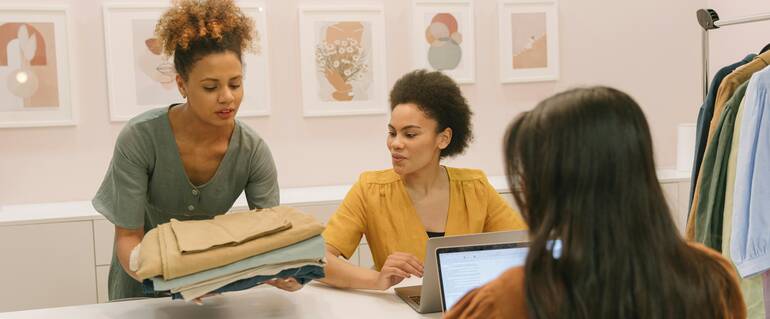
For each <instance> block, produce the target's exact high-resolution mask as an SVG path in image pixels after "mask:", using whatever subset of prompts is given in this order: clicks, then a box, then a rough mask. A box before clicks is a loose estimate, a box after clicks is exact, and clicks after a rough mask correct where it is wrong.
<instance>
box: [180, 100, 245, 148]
mask: <svg viewBox="0 0 770 319" xmlns="http://www.w3.org/2000/svg"><path fill="white" fill-rule="evenodd" d="M173 111H175V113H176V116H174V118H175V119H176V121H173V120H172V124H178V125H175V126H174V132H175V133H178V134H180V135H181V137H183V138H184V139H185V140H191V141H195V142H196V144H197V143H201V144H207V143H216V142H218V141H221V140H223V139H224V140H230V136H231V135H232V133H233V129H234V128H235V121H232V122H231V123H230V125H225V126H214V125H211V124H208V123H206V122H204V121H202V120H201V119H200V118H198V117H197V116H196V115H195V114H194V113H193V112H192V110H191V109H190V105H189V104H188V103H184V104H182V105H178V106H175V107H173V108H172V109H171V111H170V112H169V113H171V112H173Z"/></svg>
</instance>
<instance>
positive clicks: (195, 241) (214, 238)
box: [170, 210, 291, 253]
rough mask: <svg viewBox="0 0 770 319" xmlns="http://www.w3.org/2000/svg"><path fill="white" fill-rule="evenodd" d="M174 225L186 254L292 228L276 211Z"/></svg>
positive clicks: (240, 214) (172, 222)
mask: <svg viewBox="0 0 770 319" xmlns="http://www.w3.org/2000/svg"><path fill="white" fill-rule="evenodd" d="M170 224H171V230H173V231H174V235H175V236H176V242H177V244H179V249H180V250H181V252H182V253H191V252H200V251H204V250H208V249H210V248H212V247H217V246H223V245H233V244H240V243H242V242H244V241H248V240H252V239H256V238H259V237H263V236H267V235H270V234H274V233H277V232H280V231H284V230H286V229H289V228H291V223H289V221H288V220H286V218H285V217H284V216H283V214H281V213H279V212H276V211H273V210H263V211H258V212H257V211H246V212H234V213H229V214H226V215H218V216H215V217H214V219H207V220H189V221H184V222H180V221H178V220H176V219H172V220H171V222H170ZM201 234H206V236H201Z"/></svg>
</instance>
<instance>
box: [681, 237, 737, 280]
mask: <svg viewBox="0 0 770 319" xmlns="http://www.w3.org/2000/svg"><path fill="white" fill-rule="evenodd" d="M687 246H688V247H690V248H691V249H693V250H696V251H698V252H700V253H702V254H703V255H706V256H708V257H710V258H711V259H713V260H714V261H716V262H717V263H719V264H720V265H721V266H723V267H724V268H725V269H726V270H727V271H728V272H729V273H730V274H731V275H733V276H735V275H736V273H735V269H733V266H732V264H730V262H729V261H727V259H725V257H724V256H722V254H720V253H719V252H717V251H716V250H713V249H711V248H709V247H707V246H706V245H703V244H701V243H698V242H692V241H690V242H687Z"/></svg>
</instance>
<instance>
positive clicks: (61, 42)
mask: <svg viewBox="0 0 770 319" xmlns="http://www.w3.org/2000/svg"><path fill="white" fill-rule="evenodd" d="M70 30H72V28H71V23H70V16H69V7H68V6H59V5H32V6H30V5H22V4H18V5H6V4H3V5H0V127H45V126H72V125H76V124H77V112H76V107H75V105H76V104H75V103H74V102H73V97H72V92H74V89H73V84H72V82H73V81H72V79H73V76H72V60H71V57H72V51H71V48H70V47H69V43H70V38H69V36H70V34H69V32H70Z"/></svg>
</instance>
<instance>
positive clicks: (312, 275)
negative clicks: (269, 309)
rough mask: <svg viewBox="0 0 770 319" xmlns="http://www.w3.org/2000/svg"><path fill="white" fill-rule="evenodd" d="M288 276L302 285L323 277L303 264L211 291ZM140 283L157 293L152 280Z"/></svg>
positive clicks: (320, 270)
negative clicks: (272, 274)
mask: <svg viewBox="0 0 770 319" xmlns="http://www.w3.org/2000/svg"><path fill="white" fill-rule="evenodd" d="M289 277H291V278H294V279H296V280H297V282H299V283H300V284H303V285H304V284H307V283H308V282H310V281H312V280H313V279H318V278H323V277H324V268H323V267H319V266H303V267H300V268H293V269H286V270H283V271H281V272H280V273H278V274H276V275H274V276H255V277H252V278H249V279H242V280H238V281H236V282H233V283H230V284H228V285H227V286H224V287H222V288H219V289H217V290H214V291H211V292H212V293H224V292H230V291H240V290H246V289H249V288H252V287H255V286H258V285H261V284H263V283H264V282H266V281H268V280H271V279H277V278H289ZM142 284H143V285H142V286H143V288H144V292H145V293H148V294H150V293H158V291H155V289H154V288H153V285H152V280H149V279H146V280H144V281H143V282H142ZM171 298H172V299H184V298H183V297H182V294H179V293H174V294H171Z"/></svg>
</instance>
